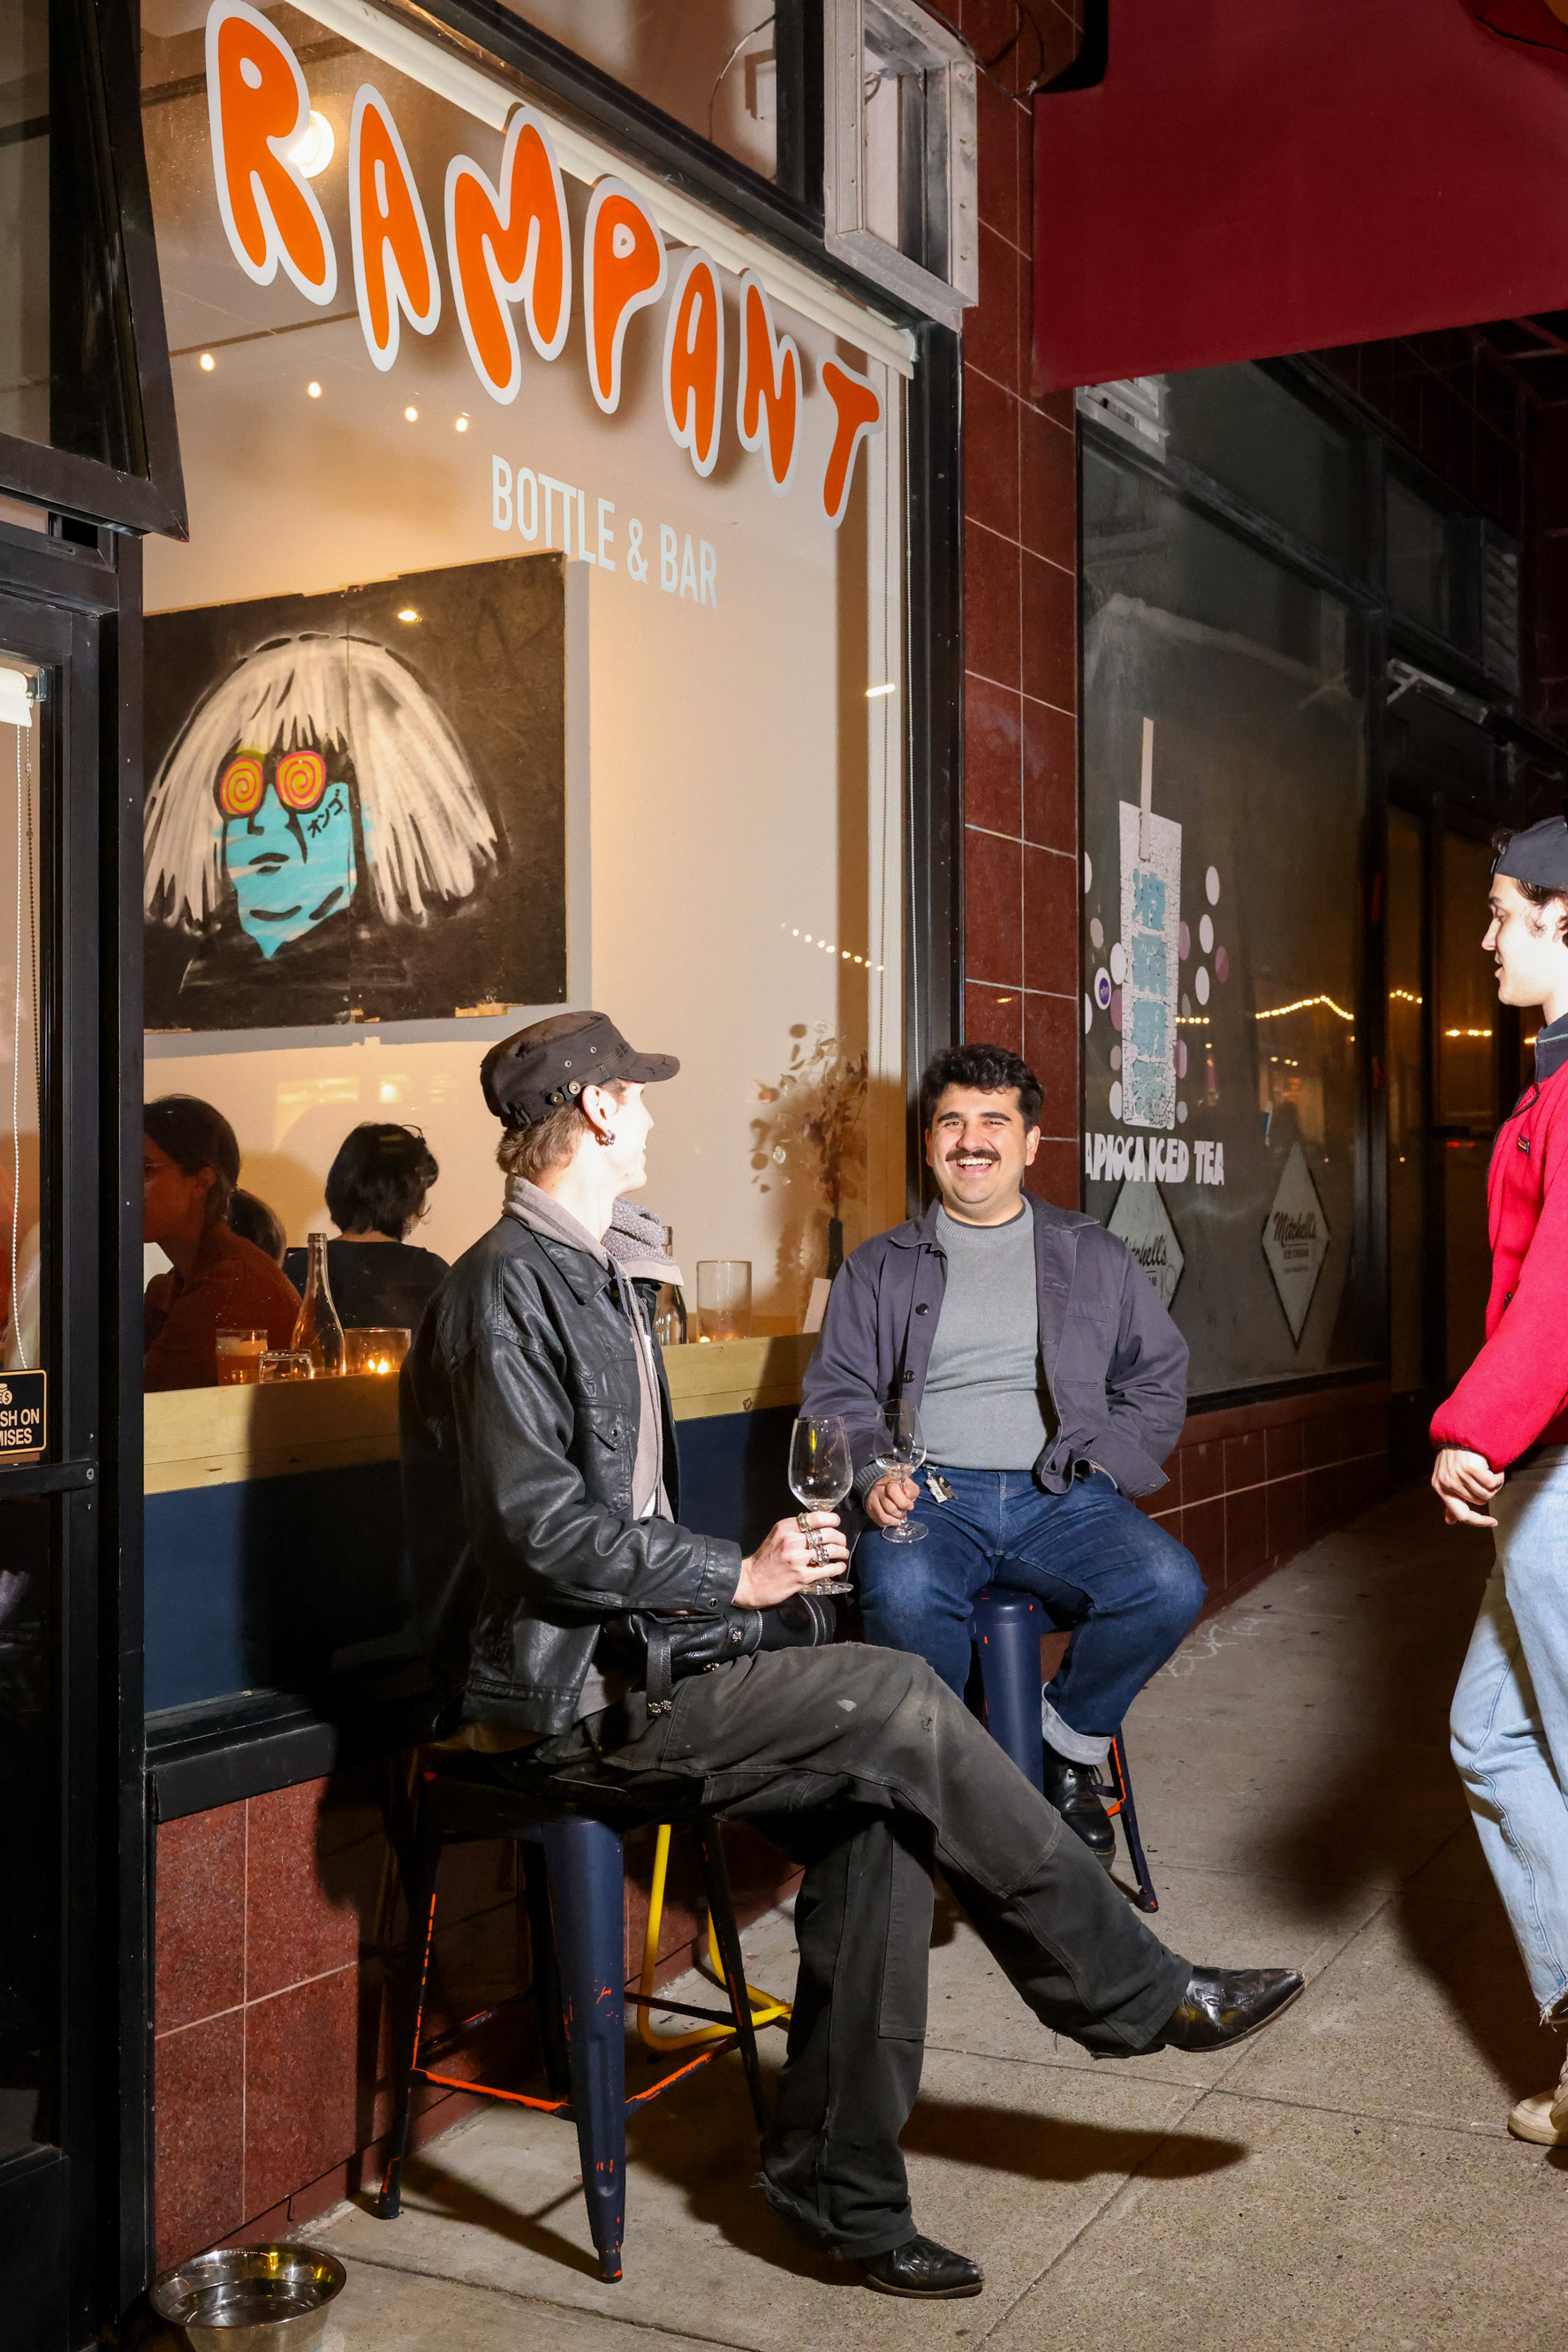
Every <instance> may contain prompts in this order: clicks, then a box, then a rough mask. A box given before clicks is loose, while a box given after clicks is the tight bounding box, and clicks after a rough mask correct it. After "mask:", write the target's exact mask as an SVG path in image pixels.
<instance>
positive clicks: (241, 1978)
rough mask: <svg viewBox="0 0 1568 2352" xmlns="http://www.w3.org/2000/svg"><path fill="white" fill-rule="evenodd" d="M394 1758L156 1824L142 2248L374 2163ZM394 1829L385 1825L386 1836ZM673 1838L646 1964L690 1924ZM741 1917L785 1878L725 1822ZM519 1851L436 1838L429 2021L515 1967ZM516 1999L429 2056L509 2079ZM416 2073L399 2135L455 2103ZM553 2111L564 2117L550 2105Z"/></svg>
mask: <svg viewBox="0 0 1568 2352" xmlns="http://www.w3.org/2000/svg"><path fill="white" fill-rule="evenodd" d="M409 1766H410V1759H408V1758H407V1757H403V1758H402V1759H393V1760H392V1762H391V1763H389V1764H388V1765H387V1766H386V1767H385V1768H384V1769H383V1770H382V1772H380V1773H364V1774H359V1775H341V1776H339V1777H338V1778H336V1779H333V1780H312V1781H308V1782H305V1783H303V1784H302V1785H300V1786H299V1787H297V1788H292V1789H280V1790H276V1791H274V1792H273V1793H271V1794H269V1795H267V1796H264V1797H253V1798H251V1799H250V1800H249V1801H246V1802H242V1803H239V1804H234V1805H223V1806H219V1807H217V1808H216V1809H215V1810H214V1811H211V1812H206V1813H196V1814H193V1815H191V1816H189V1817H188V1818H186V1819H185V1820H183V1821H174V1822H164V1823H163V1824H162V1826H161V1828H160V1829H159V1831H158V1842H157V1865H156V1888H155V1904H156V1938H155V1945H154V1953H155V1993H154V2015H153V2032H154V2042H153V2051H154V2070H153V2127H154V2149H155V2189H154V2193H155V2219H156V2228H157V2244H158V2266H159V2268H160V2270H166V2269H168V2268H170V2267H171V2266H172V2264H173V2263H177V2262H182V2261H183V2260H184V2259H185V2257H186V2256H187V2255H189V2254H192V2253H195V2252H199V2251H200V2250H201V2249H203V2248H204V2247H206V2246H210V2245H216V2244H219V2243H222V2242H224V2241H225V2240H228V2239H233V2238H236V2237H239V2238H256V2237H265V2236H267V2235H270V2234H273V2233H275V2232H276V2231H278V2230H280V2229H282V2228H284V2227H287V2226H288V2225H290V2224H296V2223H300V2222H305V2221H311V2220H313V2219H314V2218H315V2216H316V2215H317V2214H319V2213H321V2212H324V2211H325V2210H327V2208H328V2207H329V2205H332V2204H335V2203H336V2202H337V2201H338V2200H340V2198H342V2197H345V2196H348V2195H350V2194H352V2193H353V2192H354V2191H355V2190H357V2189H359V2188H360V2187H361V2182H362V2181H373V2180H374V2179H375V2178H376V2176H377V2175H378V2173H379V2171H380V2168H381V2154H380V2150H379V2149H378V2147H377V2146H376V2143H377V2141H378V2139H379V2138H380V2137H381V2135H382V2133H384V2132H385V2130H386V2128H387V2126H388V2124H389V2122H390V2120H391V2094H390V2087H389V2076H388V2037H389V2029H390V2024H391V2016H390V2001H389V1998H388V1996H389V1986H390V1963H391V1961H392V1957H393V1956H394V1955H395V1954H396V1953H398V1952H400V1951H401V1949H402V1937H403V1933H404V1926H405V1915H404V1912H403V1907H402V1901H401V1895H400V1888H399V1883H398V1877H397V1872H396V1867H395V1864H394V1863H393V1860H392V1845H391V1844H390V1843H389V1840H388V1834H387V1822H388V1818H389V1816H390V1817H391V1818H392V1819H393V1820H400V1819H404V1818H406V1790H407V1786H408V1778H409ZM399 1842H400V1843H402V1839H401V1837H400V1841H399ZM688 1843H689V1842H688V1841H687V1840H685V1839H684V1838H682V1839H677V1841H676V1850H675V1853H674V1857H673V1859H672V1865H671V1872H670V1881H669V1886H668V1889H667V1894H666V1900H665V1907H664V1919H663V1924H662V1927H661V1932H660V1937H659V1952H660V1965H659V1967H658V1969H657V1970H656V1975H655V1981H657V1982H667V1981H668V1979H670V1978H671V1977H672V1976H674V1975H678V1974H679V1973H680V1971H681V1970H682V1969H684V1968H685V1967H686V1966H687V1965H688V1964H689V1960H690V1958H691V1947H692V1944H693V1941H694V1939H695V1937H696V1936H697V1935H698V1934H699V1933H701V1932H702V1927H703V1917H704V1913H703V1906H702V1902H701V1896H700V1894H699V1892H698V1886H697V1879H696V1872H695V1865H694V1864H693V1862H692V1860H691V1857H690V1855H689V1854H688V1853H687V1851H686V1847H687V1844H688ZM726 1850H727V1854H728V1858H729V1864H730V1874H731V1878H732V1881H733V1884H734V1888H735V1896H736V1907H737V1914H738V1916H740V1918H741V1920H742V1922H743V1923H745V1922H747V1921H748V1920H750V1919H751V1918H753V1917H755V1916H757V1915H758V1913H759V1912H760V1911H762V1910H764V1909H766V1908H767V1907H768V1905H770V1904H772V1903H774V1902H777V1901H778V1900H779V1897H780V1895H782V1894H784V1893H787V1892H788V1891H789V1888H790V1887H791V1886H792V1885H793V1884H794V1876H795V1874H793V1873H792V1872H791V1871H790V1870H789V1867H788V1865H787V1864H785V1862H784V1858H783V1857H782V1856H781V1855H780V1854H779V1853H778V1851H777V1849H775V1848H773V1847H771V1846H769V1845H768V1843H766V1841H765V1840H764V1839H762V1838H761V1837H759V1836H758V1834H757V1833H756V1832H754V1831H752V1830H750V1829H749V1828H747V1825H746V1824H744V1823H737V1824H736V1825H735V1826H733V1827H732V1828H731V1829H729V1830H728V1831H727V1832H726ZM652 1866H653V1832H652V1831H648V1832H639V1834H638V1835H637V1836H635V1837H633V1838H631V1839H629V1840H628V1841H627V1881H626V1898H627V1899H626V1976H627V1981H628V1983H629V1984H632V1983H634V1981H635V1979H637V1977H638V1976H639V1975H640V1973H641V1969H642V1963H643V1937H644V1936H645V1933H646V1928H647V1916H648V1892H647V1890H648V1883H649V1878H650V1875H651V1873H652ZM531 1973H532V1969H531V1956H530V1953H529V1949H528V1926H527V1919H526V1915H525V1913H524V1910H523V1908H522V1904H521V1893H520V1885H519V1879H518V1873H517V1859H516V1850H515V1848H514V1847H512V1846H511V1845H509V1844H506V1843H496V1844H492V1845H471V1846H456V1847H454V1848H452V1849H451V1850H450V1851H449V1852H448V1853H447V1854H446V1856H445V1857H444V1861H443V1864H442V1874H441V1894H440V1901H439V1904H438V1906H437V1910H436V1933H435V1943H434V1953H433V1958H432V1969H431V1986H432V1993H431V2004H430V2015H429V2027H430V2031H431V2032H440V2031H441V2030H442V2029H443V2028H444V2027H446V2026H450V2025H452V2024H455V2023H456V2022H457V2021H460V2020H461V2019H463V2018H465V2017H471V2016H473V2015H474V2014H475V2013H476V2011H479V2010H481V2009H485V2008H488V2007H490V2006H491V2005H493V2004H494V2003H497V2002H502V2001H507V2000H511V1999H512V1997H513V1996H514V1995H516V1994H517V1993H519V1992H523V1991H526V1990H527V1989H528V1985H529V1983H530V1981H531ZM534 2058H535V2044H534V2038H533V2030H532V2013H531V2010H530V2009H529V2008H528V2007H527V2006H524V2007H522V2008H520V2009H514V2010H513V2011H510V2012H509V2013H508V2015H507V2018H506V2019H504V2020H502V2021H499V2022H498V2023H497V2026H496V2027H495V2028H493V2029H491V2028H486V2029H485V2030H484V2032H481V2033H480V2034H477V2035H476V2036H475V2037H474V2038H473V2040H472V2041H470V2042H465V2043H464V2044H461V2045H458V2046H456V2047H455V2048H454V2049H453V2050H451V2051H450V2052H447V2053H444V2056H443V2071H444V2072H445V2073H448V2074H456V2075H458V2076H460V2077H465V2078H467V2079H470V2080H478V2079H484V2080H488V2081H493V2082H498V2083H501V2084H506V2085H511V2084H516V2083H517V2082H518V2081H519V2080H521V2079H522V2078H523V2077H524V2076H525V2075H526V2074H527V2073H528V2070H529V2068H530V2067H531V2065H532V2064H533V2062H534ZM473 2105H474V2102H473V2101H472V2100H471V2099H470V2098H468V2097H467V2095H465V2094H464V2093H462V2092H450V2091H447V2092H440V2093H434V2092H431V2091H428V2090H427V2091H425V2092H424V2093H423V2095H422V2098H421V2103H420V2105H419V2108H418V2113H417V2116H416V2124H415V2135H414V2136H415V2138H416V2139H424V2138H426V2137H430V2136H431V2135H432V2134H433V2133H434V2132H438V2131H443V2130H444V2129H445V2128H446V2127H447V2126H449V2125H450V2124H453V2123H455V2122H457V2121H458V2120H459V2119H460V2118H461V2117H462V2116H465V2115H466V2114H468V2113H470V2112H472V2108H473ZM562 2128H563V2129H564V2128H566V2126H562Z"/></svg>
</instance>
